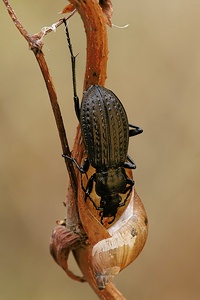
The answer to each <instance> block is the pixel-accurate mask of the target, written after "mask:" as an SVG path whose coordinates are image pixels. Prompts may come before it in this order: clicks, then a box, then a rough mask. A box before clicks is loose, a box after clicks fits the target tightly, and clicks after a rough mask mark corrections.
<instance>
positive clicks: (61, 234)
mask: <svg viewBox="0 0 200 300" xmlns="http://www.w3.org/2000/svg"><path fill="white" fill-rule="evenodd" d="M82 242H83V240H82V238H81V236H80V235H79V234H78V233H76V232H74V231H70V230H68V231H67V230H66V228H65V227H64V226H61V225H60V226H58V227H56V228H55V229H54V230H53V232H52V235H51V239H50V253H51V255H52V257H53V258H54V260H55V261H56V262H57V264H58V265H60V266H61V267H62V268H63V269H64V270H65V272H66V274H67V275H68V276H69V277H70V278H72V279H74V280H76V281H80V282H84V281H85V279H84V278H83V277H80V276H77V275H75V274H74V273H72V272H71V271H70V270H69V268H68V257H69V253H70V251H72V250H74V249H76V248H78V247H79V246H80V245H81V244H82Z"/></svg>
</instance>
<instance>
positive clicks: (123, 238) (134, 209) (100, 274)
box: [92, 192, 148, 289]
mask: <svg viewBox="0 0 200 300" xmlns="http://www.w3.org/2000/svg"><path fill="white" fill-rule="evenodd" d="M147 223H148V222H147V216H146V212H145V209H144V206H143V204H142V202H141V200H140V198H139V196H138V195H137V194H136V192H135V193H134V192H133V193H132V197H131V200H130V203H129V205H128V207H127V208H126V210H125V211H124V213H123V214H122V216H121V218H120V219H119V220H118V221H117V222H116V223H115V224H114V225H113V226H111V227H110V228H109V229H108V232H109V234H110V236H111V237H109V238H106V239H103V240H101V241H99V242H98V243H96V244H95V245H94V247H93V250H92V264H93V268H94V273H95V277H96V281H97V284H98V287H99V289H104V288H105V287H106V285H107V284H108V283H110V282H111V281H112V280H113V278H114V276H116V275H117V274H118V273H119V272H120V271H121V270H123V269H124V268H125V267H126V266H128V265H129V264H130V263H131V262H132V261H133V260H134V259H135V258H136V257H137V256H138V255H139V253H140V252H141V250H142V249H143V247H144V244H145V242H146V239H147V233H148V226H147Z"/></svg>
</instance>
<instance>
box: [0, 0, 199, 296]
mask: <svg viewBox="0 0 200 300" xmlns="http://www.w3.org/2000/svg"><path fill="white" fill-rule="evenodd" d="M11 4H12V5H13V8H14V9H15V11H16V13H17V14H18V17H19V19H20V20H21V22H22V23H23V25H24V26H25V27H26V29H27V30H28V31H29V32H30V33H31V34H33V33H36V32H38V31H40V29H41V28H42V27H44V26H50V25H51V24H53V23H54V22H56V21H57V20H58V19H59V18H60V16H59V15H58V14H57V12H59V11H60V10H61V9H62V8H63V7H64V6H65V5H66V4H67V2H66V1H47V0H45V1H38V0H37V1H28V2H27V1H14V0H13V1H12V2H11ZM113 4H114V15H113V19H112V21H113V23H114V24H116V25H119V26H123V25H126V24H130V26H129V27H128V28H126V29H118V28H116V27H113V28H112V29H110V28H108V33H109V61H108V79H107V82H106V86H107V87H108V88H110V89H111V90H113V91H114V92H115V93H116V94H117V95H118V97H119V98H120V99H121V101H122V102H123V104H124V106H125V108H126V111H127V113H128V116H129V121H130V123H133V124H136V125H139V126H141V127H142V128H143V129H144V133H143V134H142V135H141V136H138V137H135V138H132V139H131V141H130V147H129V153H130V155H131V156H132V157H133V158H134V160H135V162H136V164H137V170H136V171H134V177H135V180H136V189H137V192H138V194H139V195H140V197H141V199H142V200H143V203H144V205H145V208H146V210H147V213H148V218H149V237H148V241H147V244H146V246H145V248H144V250H143V252H142V253H141V255H140V256H139V257H138V259H137V260H136V261H135V262H134V263H132V265H131V266H129V267H128V268H127V269H126V270H124V271H123V272H122V273H121V274H119V275H118V276H117V277H116V279H115V280H114V282H115V284H116V285H117V287H118V289H119V290H120V291H121V292H122V293H123V294H124V296H125V297H126V298H127V299H140V300H147V299H148V300H149V299H150V300H179V299H181V300H197V299H200V298H199V297H200V275H199V267H200V259H199V253H200V221H199V210H200V196H199V191H200V184H199V179H200V177H199V169H200V139H199V129H200V82H199V81H200V34H199V32H200V17H199V16H200V1H196V0H190V1H188V0H173V1H156V0H152V1H144V0H140V1H128V0H124V1H113ZM0 20H1V26H0V40H1V47H0V66H1V72H0V82H1V89H0V100H1V101H0V137H1V138H0V139H1V151H0V165H1V167H0V172H1V175H0V191H1V194H0V237H1V244H0V245H1V246H0V299H6V300H8V299H9V300H10V299H20V300H25V299H29V300H32V299H37V300H47V299H48V300H53V299H58V300H62V299H65V300H67V299H77V300H78V299H97V297H96V295H95V294H94V292H93V291H92V290H91V289H90V287H89V286H88V285H87V283H85V284H80V283H77V282H74V281H72V280H71V279H69V278H68V277H67V276H66V275H65V273H64V271H63V270H62V269H61V268H60V267H59V266H58V265H56V263H54V261H53V259H52V258H51V256H50V254H49V249H48V247H49V238H50V234H51V231H52V229H53V227H54V226H55V221H56V220H57V219H62V218H63V217H64V216H65V209H64V207H63V205H62V202H63V201H65V195H66V192H67V172H66V170H65V165H64V162H63V159H62V157H61V154H62V150H61V147H60V142H59V138H58V134H57V130H56V126H55V122H54V118H53V114H52V111H51V107H50V103H49V100H48V95H47V91H46V88H45V85H44V82H43V79H42V76H41V73H40V71H39V68H38V66H37V63H36V60H35V58H34V55H33V54H32V53H31V51H29V49H28V46H27V43H26V41H25V40H24V39H23V37H22V36H20V34H19V32H18V31H17V29H16V28H15V27H14V25H13V23H12V21H11V19H10V17H9V16H8V14H7V11H6V9H5V7H4V5H3V2H1V3H0ZM69 29H70V34H71V39H72V43H73V47H74V53H79V55H78V58H77V81H78V91H79V95H80V96H81V93H82V83H83V76H84V67H85V34H84V30H83V26H82V22H81V20H80V18H79V16H78V14H77V15H75V16H74V17H73V18H72V20H71V21H70V24H69ZM44 42H45V46H44V48H43V50H44V52H45V55H46V59H47V61H48V64H49V67H50V70H51V74H52V76H53V80H54V84H55V87H56V90H57V93H58V97H59V102H60V105H61V109H62V113H63V117H64V118H65V125H66V130H67V135H68V138H69V141H70V145H72V144H73V138H74V134H75V129H76V126H77V119H76V117H75V113H74V108H73V98H72V84H71V65H70V56H69V52H68V48H67V43H66V38H65V34H64V31H63V28H59V29H58V30H57V32H56V33H51V34H49V35H48V36H47V37H46V38H45V40H44ZM70 261H71V262H70V268H71V269H72V270H74V271H75V272H79V271H78V269H77V267H76V265H75V263H74V261H73V259H72V258H71V260H70Z"/></svg>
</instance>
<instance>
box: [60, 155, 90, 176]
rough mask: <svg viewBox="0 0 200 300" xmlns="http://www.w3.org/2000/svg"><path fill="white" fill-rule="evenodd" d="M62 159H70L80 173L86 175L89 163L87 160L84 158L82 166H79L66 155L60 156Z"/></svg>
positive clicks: (73, 159)
mask: <svg viewBox="0 0 200 300" xmlns="http://www.w3.org/2000/svg"><path fill="white" fill-rule="evenodd" d="M62 157H64V158H68V159H70V160H71V161H72V162H73V163H74V164H75V166H76V167H77V169H78V170H79V171H80V172H81V173H86V172H87V171H88V169H89V166H90V163H89V160H88V158H85V159H84V161H83V164H82V166H79V164H78V162H77V160H76V159H75V158H74V157H71V156H68V155H66V154H62Z"/></svg>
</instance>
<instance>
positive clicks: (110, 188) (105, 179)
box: [96, 167, 126, 196]
mask: <svg viewBox="0 0 200 300" xmlns="http://www.w3.org/2000/svg"><path fill="white" fill-rule="evenodd" d="M125 187H126V173H125V171H124V169H123V168H121V167H119V168H109V169H108V170H107V171H103V172H102V171H101V172H97V173H96V193H97V195H99V196H103V195H104V196H106V195H107V196H109V195H114V194H118V193H123V191H124V189H125Z"/></svg>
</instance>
